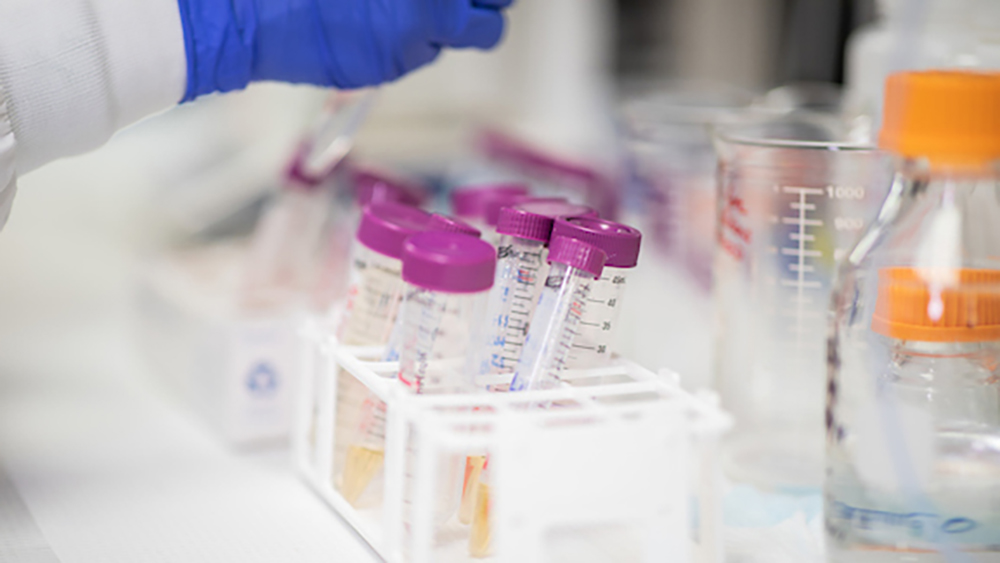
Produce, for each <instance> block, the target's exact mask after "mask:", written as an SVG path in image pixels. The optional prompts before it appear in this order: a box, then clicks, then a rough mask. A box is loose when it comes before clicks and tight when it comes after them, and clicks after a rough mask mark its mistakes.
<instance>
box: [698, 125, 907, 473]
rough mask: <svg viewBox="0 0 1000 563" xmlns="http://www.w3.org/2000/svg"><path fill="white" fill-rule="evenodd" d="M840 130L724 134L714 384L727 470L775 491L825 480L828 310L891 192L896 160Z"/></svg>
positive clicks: (791, 128)
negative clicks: (724, 428)
mask: <svg viewBox="0 0 1000 563" xmlns="http://www.w3.org/2000/svg"><path fill="white" fill-rule="evenodd" d="M845 134H846V132H845V131H844V127H843V126H842V125H841V124H840V123H839V122H838V121H837V120H836V119H833V118H829V117H827V116H820V115H804V114H803V115H793V116H788V117H784V118H779V119H776V120H769V121H765V122H762V123H756V124H752V125H737V126H731V127H723V128H720V130H719V131H718V134H717V137H716V146H717V148H718V152H719V158H720V167H719V182H720V185H719V195H720V198H722V199H721V201H720V202H719V208H720V223H721V224H720V226H719V235H718V244H717V250H716V259H715V296H716V310H717V324H716V346H715V348H716V349H715V355H716V366H715V375H716V384H717V386H718V389H719V390H720V393H721V394H722V399H723V404H724V405H725V407H726V409H727V410H729V411H730V412H732V413H733V414H734V416H735V417H736V420H737V426H736V431H735V432H734V433H733V434H732V435H731V436H730V437H729V439H728V440H727V444H726V446H727V447H726V450H727V451H726V461H727V469H728V471H729V472H730V474H731V475H732V476H733V477H734V478H736V479H738V480H742V481H748V482H751V483H754V484H757V485H761V486H764V487H767V488H781V489H795V488H805V487H817V486H819V484H820V482H821V479H822V460H823V409H822V396H823V385H824V383H823V382H824V374H825V373H826V367H825V365H826V335H827V323H826V319H827V307H828V305H829V301H830V292H831V287H832V284H833V279H834V274H835V271H836V267H837V264H838V262H839V261H840V260H841V259H842V258H843V257H844V256H845V255H846V253H847V251H848V250H849V249H850V248H851V247H852V246H853V244H854V243H855V242H856V241H857V239H858V236H859V235H860V233H861V232H862V229H864V227H865V225H867V224H868V222H869V221H870V220H871V219H872V218H873V217H874V215H875V212H876V211H877V209H878V205H879V204H880V203H881V201H882V200H883V198H884V197H885V194H886V193H887V190H888V185H889V183H888V179H889V177H890V172H889V166H888V159H887V158H886V157H885V155H883V154H882V153H879V152H878V151H877V150H875V149H873V148H871V147H868V146H863V145H852V144H849V143H845V142H843V139H844V138H845Z"/></svg>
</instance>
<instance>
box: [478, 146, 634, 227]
mask: <svg viewBox="0 0 1000 563" xmlns="http://www.w3.org/2000/svg"><path fill="white" fill-rule="evenodd" d="M478 145H479V150H480V151H481V152H482V153H483V154H485V155H486V156H487V158H489V159H490V160H493V161H495V162H499V163H501V164H504V165H506V166H509V167H511V168H513V169H515V170H517V171H519V172H520V173H522V174H524V175H526V176H528V177H531V178H538V179H540V180H543V181H546V182H551V183H553V184H556V185H558V186H561V187H565V188H566V189H567V190H568V191H570V192H575V193H578V194H579V195H580V197H582V198H583V199H584V201H585V202H586V203H587V205H589V206H591V207H593V208H594V209H596V210H597V211H598V213H600V215H601V217H610V218H615V217H617V216H618V208H619V205H620V200H621V193H620V191H621V190H620V189H619V186H618V184H617V183H616V182H614V181H613V180H612V179H611V178H610V177H608V176H607V175H605V174H602V173H601V172H600V171H598V170H595V169H594V168H592V167H589V166H587V165H585V164H581V163H577V162H573V161H571V160H569V159H566V158H561V157H558V156H555V155H552V154H549V153H547V152H545V151H543V150H541V149H539V148H537V147H534V146H531V145H529V144H528V143H525V142H523V141H521V140H520V139H516V138H514V137H512V136H509V135H507V134H505V133H501V132H499V131H494V130H486V131H483V132H482V133H481V134H480V137H479V142H478Z"/></svg>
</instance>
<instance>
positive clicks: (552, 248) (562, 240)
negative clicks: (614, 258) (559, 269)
mask: <svg viewBox="0 0 1000 563" xmlns="http://www.w3.org/2000/svg"><path fill="white" fill-rule="evenodd" d="M607 259H608V255H607V254H605V253H604V251H603V250H601V249H600V248H598V247H596V246H594V245H592V244H589V243H586V242H583V241H582V240H579V239H575V238H567V237H552V242H551V243H549V262H558V263H560V264H566V265H567V266H569V267H570V268H576V269H577V270H583V271H584V272H587V273H588V274H593V276H594V279H597V278H599V277H601V273H602V272H603V271H604V262H605V261H606V260H607Z"/></svg>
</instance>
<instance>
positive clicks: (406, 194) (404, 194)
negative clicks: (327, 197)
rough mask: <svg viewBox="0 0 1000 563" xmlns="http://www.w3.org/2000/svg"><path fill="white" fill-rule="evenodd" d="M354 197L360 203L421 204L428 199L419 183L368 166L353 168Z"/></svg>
mask: <svg viewBox="0 0 1000 563" xmlns="http://www.w3.org/2000/svg"><path fill="white" fill-rule="evenodd" d="M351 176H352V180H353V184H354V197H355V200H356V201H357V202H358V205H360V206H362V207H364V206H365V205H368V204H369V203H382V202H386V201H392V202H396V203H402V204H404V205H412V206H419V205H422V204H423V203H424V202H425V201H426V200H427V199H428V195H427V191H426V190H424V188H423V187H421V186H420V185H418V184H415V183H411V182H407V181H404V180H400V179H397V178H393V177H390V176H389V175H387V174H384V173H381V172H376V171H374V170H371V169H367V168H356V169H354V170H353V172H352V174H351Z"/></svg>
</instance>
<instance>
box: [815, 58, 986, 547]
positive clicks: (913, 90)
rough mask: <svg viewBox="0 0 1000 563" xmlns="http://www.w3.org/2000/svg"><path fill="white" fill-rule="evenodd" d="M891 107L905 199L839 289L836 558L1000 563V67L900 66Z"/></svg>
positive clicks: (859, 249) (897, 199) (886, 135)
mask: <svg viewBox="0 0 1000 563" xmlns="http://www.w3.org/2000/svg"><path fill="white" fill-rule="evenodd" d="M885 106H886V117H885V123H884V126H883V129H882V133H881V137H880V146H882V147H883V148H885V149H886V150H887V151H890V152H892V153H893V154H894V156H896V157H897V158H896V176H895V178H894V179H893V180H892V191H891V193H890V195H889V197H888V198H887V199H886V201H885V204H884V205H883V206H882V210H881V211H880V213H879V217H878V220H877V221H876V222H875V223H874V224H872V225H871V226H870V227H869V228H868V229H867V230H866V231H865V233H864V236H863V238H862V240H861V242H859V243H858V245H857V246H856V247H854V249H853V250H852V251H851V253H850V255H849V259H848V260H847V262H846V263H845V264H844V267H843V269H842V270H841V276H840V280H839V283H838V287H837V289H836V291H835V293H834V302H833V303H834V306H833V313H834V316H833V323H832V325H833V326H832V330H831V336H830V347H829V364H828V365H829V384H828V386H827V415H826V416H827V419H826V420H827V442H826V443H827V480H826V486H825V494H826V530H827V542H826V543H827V548H828V549H829V557H828V560H829V561H835V562H847V561H872V562H890V561H904V560H906V561H969V562H972V561H976V562H980V561H983V562H985V561H997V560H1000V542H998V540H1000V510H998V501H1000V113H998V111H997V110H998V108H1000V73H993V74H989V75H987V74H980V73H974V72H942V71H930V72H909V73H900V74H897V75H894V76H892V77H891V78H890V79H889V82H888V84H887V86H886V100H885ZM888 184H889V182H888V181H887V182H886V185H888Z"/></svg>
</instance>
